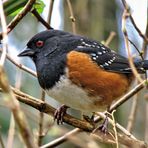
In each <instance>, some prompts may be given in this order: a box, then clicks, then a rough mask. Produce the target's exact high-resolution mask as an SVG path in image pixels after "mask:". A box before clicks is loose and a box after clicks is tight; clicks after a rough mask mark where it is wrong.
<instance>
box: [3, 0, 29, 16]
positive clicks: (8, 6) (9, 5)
mask: <svg viewBox="0 0 148 148" xmlns="http://www.w3.org/2000/svg"><path fill="white" fill-rule="evenodd" d="M26 3H27V0H20V1H16V0H9V1H7V2H5V3H4V10H5V14H6V15H7V16H8V15H11V16H14V15H16V14H17V13H19V11H20V10H21V9H22V8H23V7H24V6H25V4H26Z"/></svg>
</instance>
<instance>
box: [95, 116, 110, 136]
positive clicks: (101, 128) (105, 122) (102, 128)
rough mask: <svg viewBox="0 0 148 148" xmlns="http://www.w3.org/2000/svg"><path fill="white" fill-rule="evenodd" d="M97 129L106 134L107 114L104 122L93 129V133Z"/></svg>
mask: <svg viewBox="0 0 148 148" xmlns="http://www.w3.org/2000/svg"><path fill="white" fill-rule="evenodd" d="M97 130H99V131H101V132H102V133H104V134H108V116H106V118H105V120H104V122H103V123H102V124H101V125H100V126H99V127H97V128H96V129H94V131H93V133H95V132H96V131H97Z"/></svg>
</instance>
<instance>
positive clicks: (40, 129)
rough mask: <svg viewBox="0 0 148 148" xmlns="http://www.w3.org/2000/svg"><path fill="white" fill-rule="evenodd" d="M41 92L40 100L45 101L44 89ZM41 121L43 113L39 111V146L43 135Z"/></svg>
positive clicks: (42, 120) (42, 121)
mask: <svg viewBox="0 0 148 148" xmlns="http://www.w3.org/2000/svg"><path fill="white" fill-rule="evenodd" d="M41 93H42V94H41V100H42V101H43V102H45V91H44V90H42V92H41ZM43 123H44V114H43V112H40V114H39V132H38V146H41V144H42V139H43V137H44V135H43Z"/></svg>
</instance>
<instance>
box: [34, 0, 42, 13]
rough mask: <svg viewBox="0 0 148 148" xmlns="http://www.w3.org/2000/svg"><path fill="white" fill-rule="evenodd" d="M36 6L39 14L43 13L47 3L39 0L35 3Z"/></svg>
mask: <svg viewBox="0 0 148 148" xmlns="http://www.w3.org/2000/svg"><path fill="white" fill-rule="evenodd" d="M34 8H35V9H36V10H37V12H38V13H39V14H41V13H42V12H43V10H44V8H45V4H44V2H43V1H42V0H37V1H36V3H35V5H34Z"/></svg>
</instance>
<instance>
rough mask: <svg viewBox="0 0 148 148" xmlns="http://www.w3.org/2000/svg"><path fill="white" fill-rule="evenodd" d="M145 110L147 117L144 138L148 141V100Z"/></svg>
mask: <svg viewBox="0 0 148 148" xmlns="http://www.w3.org/2000/svg"><path fill="white" fill-rule="evenodd" d="M145 112H146V117H145V136H144V140H145V141H148V126H147V125H148V117H147V114H148V100H146V107H145Z"/></svg>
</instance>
